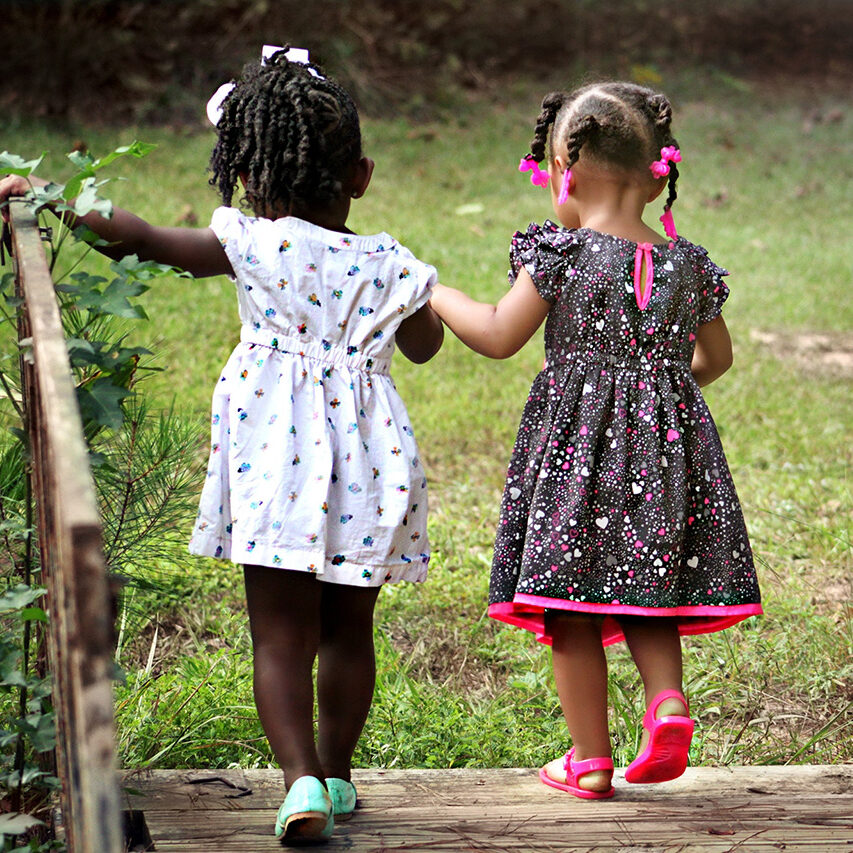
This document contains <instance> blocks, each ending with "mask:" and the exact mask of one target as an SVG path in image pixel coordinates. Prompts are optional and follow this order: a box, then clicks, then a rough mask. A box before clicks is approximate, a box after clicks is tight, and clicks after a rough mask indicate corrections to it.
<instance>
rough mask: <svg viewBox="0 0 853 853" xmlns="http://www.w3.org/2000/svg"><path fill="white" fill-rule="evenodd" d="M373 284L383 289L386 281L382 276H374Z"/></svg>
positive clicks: (378, 288)
mask: <svg viewBox="0 0 853 853" xmlns="http://www.w3.org/2000/svg"><path fill="white" fill-rule="evenodd" d="M373 286H374V287H375V288H376V289H377V290H382V288H383V287H385V282H384V281H382V279H381V278H374V279H373Z"/></svg>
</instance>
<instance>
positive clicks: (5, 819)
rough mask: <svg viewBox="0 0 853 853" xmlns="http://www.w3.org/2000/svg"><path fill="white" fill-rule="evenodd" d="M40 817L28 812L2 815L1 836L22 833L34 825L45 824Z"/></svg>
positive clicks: (0, 818)
mask: <svg viewBox="0 0 853 853" xmlns="http://www.w3.org/2000/svg"><path fill="white" fill-rule="evenodd" d="M43 825H44V824H43V823H42V821H40V820H39V819H38V818H35V817H33V816H32V815H28V814H2V815H0V836H3V835H21V834H22V833H24V832H26V831H27V830H28V829H31V828H32V827H34V826H43Z"/></svg>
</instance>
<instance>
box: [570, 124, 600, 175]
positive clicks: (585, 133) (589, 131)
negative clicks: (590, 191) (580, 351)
mask: <svg viewBox="0 0 853 853" xmlns="http://www.w3.org/2000/svg"><path fill="white" fill-rule="evenodd" d="M600 127H601V126H600V124H599V122H598V119H597V118H596V117H595V116H594V115H592V114H590V113H587V114H586V115H585V116H582V117H581V118H580V119H579V120H578V121H577V123H574V124H573V129H572V131H571V132H570V133H569V135H568V137H567V138H566V149H567V152H568V158H569V159H568V163H567V166H566V168H568V169H571V168H572V166H574V165H575V163H577V162H578V159H579V158H580V156H581V147H582V146H583V144H584V143H585V142H586V141H587V140H589V139H591V138H592V137H593V136H594V135H595V134H596V133H598V131H599V129H600Z"/></svg>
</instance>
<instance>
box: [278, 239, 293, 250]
mask: <svg viewBox="0 0 853 853" xmlns="http://www.w3.org/2000/svg"><path fill="white" fill-rule="evenodd" d="M289 248H290V240H282V243H281V245H280V246H279V247H278V250H279V252H286V251H287V250H288V249H289Z"/></svg>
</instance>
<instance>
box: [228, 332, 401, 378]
mask: <svg viewBox="0 0 853 853" xmlns="http://www.w3.org/2000/svg"><path fill="white" fill-rule="evenodd" d="M240 341H241V342H242V343H244V344H253V345H254V346H259V347H267V348H269V349H273V350H276V351H277V352H286V353H290V354H292V355H299V356H302V357H303V358H311V359H315V360H316V361H319V362H322V363H323V364H325V365H328V366H329V367H346V368H348V369H349V370H359V371H362V372H363V373H390V371H391V359H390V358H388V357H385V356H380V357H377V356H367V355H365V354H364V353H363V352H361V351H360V350H358V349H357V348H356V347H354V346H350V347H344V346H341V345H340V344H333V343H330V342H329V341H317V340H314V339H313V338H309V339H304V338H295V337H292V336H289V335H283V334H281V333H278V332H273V331H272V330H271V329H254V328H252V327H251V326H243V327H241V329H240Z"/></svg>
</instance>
